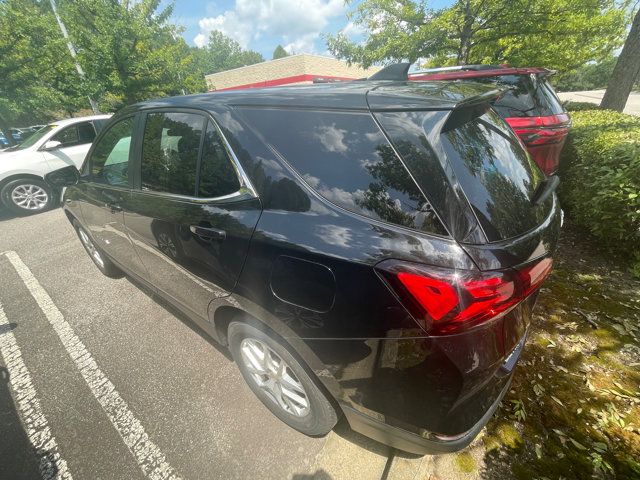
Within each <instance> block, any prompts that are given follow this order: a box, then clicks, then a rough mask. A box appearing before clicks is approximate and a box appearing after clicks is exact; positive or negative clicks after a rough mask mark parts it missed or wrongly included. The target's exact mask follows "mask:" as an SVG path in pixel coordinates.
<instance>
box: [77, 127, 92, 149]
mask: <svg viewBox="0 0 640 480" xmlns="http://www.w3.org/2000/svg"><path fill="white" fill-rule="evenodd" d="M77 127H78V145H85V144H87V143H91V142H93V141H94V140H95V138H96V131H95V129H94V128H93V123H91V122H85V123H79V124H78V125H77Z"/></svg>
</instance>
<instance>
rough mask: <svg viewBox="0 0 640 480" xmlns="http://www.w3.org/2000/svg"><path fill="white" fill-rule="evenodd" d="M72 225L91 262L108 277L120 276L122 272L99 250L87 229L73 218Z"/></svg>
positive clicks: (122, 275)
mask: <svg viewBox="0 0 640 480" xmlns="http://www.w3.org/2000/svg"><path fill="white" fill-rule="evenodd" d="M73 226H74V228H75V229H76V233H77V234H78V238H79V239H80V243H81V244H82V246H83V247H84V249H85V251H86V252H87V254H88V255H89V258H90V259H91V261H92V262H93V264H94V265H95V266H96V267H98V270H100V271H101V272H102V273H103V274H104V275H106V276H107V277H109V278H122V277H124V272H123V271H122V270H120V269H119V268H118V267H117V266H116V265H115V264H114V263H113V262H112V261H111V260H109V257H107V256H106V255H105V254H104V252H103V251H102V250H100V249H99V248H98V247H97V246H96V245H95V243H94V241H93V239H92V238H91V237H90V236H89V234H88V233H87V231H86V230H85V229H84V228H82V226H80V224H79V223H78V222H77V221H76V220H74V221H73Z"/></svg>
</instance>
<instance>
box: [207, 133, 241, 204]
mask: <svg viewBox="0 0 640 480" xmlns="http://www.w3.org/2000/svg"><path fill="white" fill-rule="evenodd" d="M239 189H240V182H239V181H238V176H237V175H236V171H235V169H234V168H233V165H232V164H231V160H230V159H229V156H228V155H227V151H226V150H225V148H224V145H223V144H222V140H221V138H220V135H218V131H217V129H216V127H215V126H214V125H213V123H211V122H209V123H208V125H207V131H206V133H205V138H204V144H203V146H202V161H201V164H200V183H199V185H198V196H200V197H204V198H214V197H221V196H223V195H228V194H230V193H234V192H237V191H238V190H239Z"/></svg>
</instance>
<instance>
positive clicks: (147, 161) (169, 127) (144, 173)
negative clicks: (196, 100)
mask: <svg viewBox="0 0 640 480" xmlns="http://www.w3.org/2000/svg"><path fill="white" fill-rule="evenodd" d="M203 126H204V117H202V116H201V115H197V114H193V113H178V112H163V113H149V114H148V115H147V121H146V125H145V127H144V137H143V140H142V163H141V183H142V189H143V190H151V191H154V192H165V193H175V194H178V195H189V196H193V195H194V194H195V191H196V170H197V164H198V154H199V152H200V140H201V137H202V128H203Z"/></svg>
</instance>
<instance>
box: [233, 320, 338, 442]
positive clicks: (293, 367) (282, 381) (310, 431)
mask: <svg viewBox="0 0 640 480" xmlns="http://www.w3.org/2000/svg"><path fill="white" fill-rule="evenodd" d="M228 338H229V347H230V349H231V354H232V355H233V359H234V360H235V362H236V364H237V365H238V368H239V369H240V372H241V373H242V376H243V377H244V379H245V381H246V382H247V384H248V385H249V387H250V388H251V390H252V391H253V393H255V394H256V396H257V397H258V398H259V399H260V400H261V401H262V403H263V404H264V405H265V406H266V407H267V408H268V409H269V410H271V412H272V413H273V414H274V415H275V416H276V417H278V418H279V419H280V420H282V421H283V422H285V423H286V424H287V425H289V426H290V427H292V428H294V429H296V430H298V431H299V432H302V433H304V434H306V435H311V436H321V435H326V434H327V433H329V432H330V431H331V429H332V428H333V427H334V426H335V424H336V422H337V421H338V417H337V414H336V411H335V409H334V408H333V406H332V405H331V403H330V402H329V400H328V399H327V397H326V396H325V394H324V393H323V392H322V391H321V390H320V389H319V388H318V386H317V385H316V384H315V383H314V381H313V380H312V379H311V377H310V376H309V375H308V374H307V372H306V371H305V369H304V368H303V367H302V365H300V363H299V362H298V361H297V360H296V358H295V357H294V356H293V355H291V354H290V353H289V351H288V350H287V348H286V347H285V346H284V345H283V344H282V343H281V342H280V341H279V340H276V339H275V338H274V337H272V336H270V335H268V334H267V333H265V332H263V331H261V330H258V329H257V328H255V327H253V326H251V325H248V324H246V323H243V322H233V323H231V324H230V325H229V330H228Z"/></svg>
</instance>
